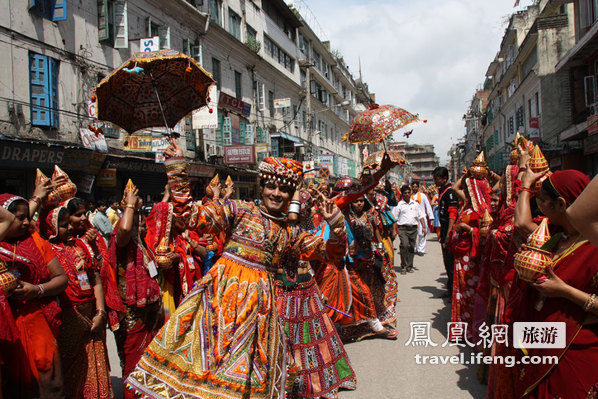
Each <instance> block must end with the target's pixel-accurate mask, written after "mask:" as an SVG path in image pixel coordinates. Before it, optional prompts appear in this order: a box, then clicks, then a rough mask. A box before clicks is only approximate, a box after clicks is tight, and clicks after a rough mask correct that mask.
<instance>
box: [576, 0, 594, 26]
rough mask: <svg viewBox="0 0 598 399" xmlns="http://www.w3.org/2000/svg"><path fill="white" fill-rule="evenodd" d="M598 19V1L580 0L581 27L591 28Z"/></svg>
mask: <svg viewBox="0 0 598 399" xmlns="http://www.w3.org/2000/svg"><path fill="white" fill-rule="evenodd" d="M597 20H598V1H597V0H580V2H579V25H580V27H581V28H589V27H590V26H592V25H594V23H595V22H596V21H597Z"/></svg>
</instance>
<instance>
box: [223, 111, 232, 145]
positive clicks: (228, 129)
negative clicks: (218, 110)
mask: <svg viewBox="0 0 598 399" xmlns="http://www.w3.org/2000/svg"><path fill="white" fill-rule="evenodd" d="M232 144H233V123H232V118H231V117H230V116H225V117H224V118H222V145H232Z"/></svg>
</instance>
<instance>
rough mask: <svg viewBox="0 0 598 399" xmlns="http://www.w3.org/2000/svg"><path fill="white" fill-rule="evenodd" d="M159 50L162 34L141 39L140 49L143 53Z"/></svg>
mask: <svg viewBox="0 0 598 399" xmlns="http://www.w3.org/2000/svg"><path fill="white" fill-rule="evenodd" d="M158 50H160V36H154V37H146V38H145V39H139V51H140V52H141V53H148V52H150V51H158Z"/></svg>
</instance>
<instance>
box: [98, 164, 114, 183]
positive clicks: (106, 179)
mask: <svg viewBox="0 0 598 399" xmlns="http://www.w3.org/2000/svg"><path fill="white" fill-rule="evenodd" d="M96 185H97V186H98V187H116V169H114V168H108V169H102V170H100V173H99V174H98V179H97V182H96Z"/></svg>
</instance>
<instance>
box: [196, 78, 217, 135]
mask: <svg viewBox="0 0 598 399" xmlns="http://www.w3.org/2000/svg"><path fill="white" fill-rule="evenodd" d="M208 97H209V98H210V101H209V103H208V106H207V107H201V108H200V109H198V110H195V111H193V115H192V122H191V123H192V126H193V129H216V128H218V112H217V111H218V88H217V87H216V85H214V86H211V87H210V90H209V91H208Z"/></svg>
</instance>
